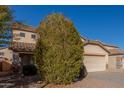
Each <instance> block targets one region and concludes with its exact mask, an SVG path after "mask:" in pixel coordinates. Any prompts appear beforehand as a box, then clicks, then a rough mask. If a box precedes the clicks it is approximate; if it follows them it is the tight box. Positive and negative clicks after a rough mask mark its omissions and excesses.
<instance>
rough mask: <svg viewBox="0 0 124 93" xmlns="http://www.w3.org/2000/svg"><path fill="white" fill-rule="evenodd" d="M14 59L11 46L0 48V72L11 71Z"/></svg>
mask: <svg viewBox="0 0 124 93" xmlns="http://www.w3.org/2000/svg"><path fill="white" fill-rule="evenodd" d="M12 60H13V51H12V50H10V49H9V48H0V73H1V72H9V71H10V70H11V64H12Z"/></svg>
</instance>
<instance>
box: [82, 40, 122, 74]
mask: <svg viewBox="0 0 124 93" xmlns="http://www.w3.org/2000/svg"><path fill="white" fill-rule="evenodd" d="M82 41H83V42H84V64H85V66H86V68H87V71H88V72H94V71H105V70H113V69H121V68H124V51H122V50H120V49H119V48H118V47H117V46H113V45H107V44H104V43H102V42H101V41H98V40H96V41H93V40H87V39H84V38H82Z"/></svg>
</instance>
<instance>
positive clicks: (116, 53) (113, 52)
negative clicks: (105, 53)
mask: <svg viewBox="0 0 124 93" xmlns="http://www.w3.org/2000/svg"><path fill="white" fill-rule="evenodd" d="M109 51H110V55H124V51H122V50H119V49H110V50H109Z"/></svg>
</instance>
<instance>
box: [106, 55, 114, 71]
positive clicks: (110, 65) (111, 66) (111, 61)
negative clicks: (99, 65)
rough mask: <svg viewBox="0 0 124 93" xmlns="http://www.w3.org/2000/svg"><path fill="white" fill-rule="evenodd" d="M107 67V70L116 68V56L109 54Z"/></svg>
mask: <svg viewBox="0 0 124 93" xmlns="http://www.w3.org/2000/svg"><path fill="white" fill-rule="evenodd" d="M108 68H109V70H112V69H116V56H109V63H108Z"/></svg>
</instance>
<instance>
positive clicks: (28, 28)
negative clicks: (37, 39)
mask: <svg viewBox="0 0 124 93" xmlns="http://www.w3.org/2000/svg"><path fill="white" fill-rule="evenodd" d="M12 28H13V29H16V30H24V31H29V32H35V28H33V27H32V26H28V25H25V24H22V23H19V22H15V23H13V25H12Z"/></svg>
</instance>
